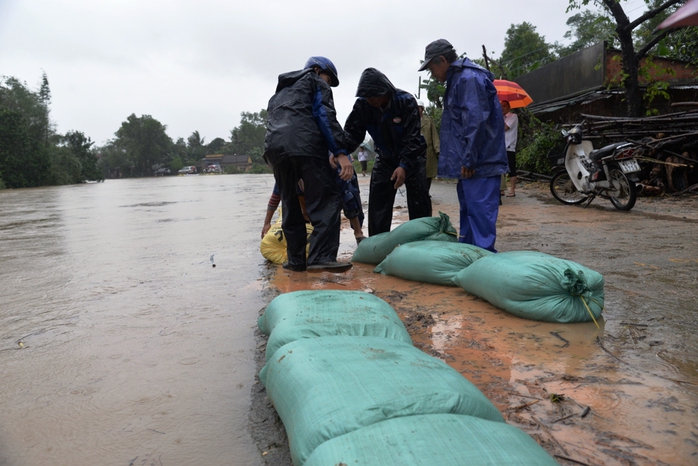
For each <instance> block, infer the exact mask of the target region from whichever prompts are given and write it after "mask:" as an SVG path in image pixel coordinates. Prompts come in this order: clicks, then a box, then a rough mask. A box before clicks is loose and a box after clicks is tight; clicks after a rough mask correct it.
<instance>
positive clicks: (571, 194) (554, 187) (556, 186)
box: [550, 170, 589, 205]
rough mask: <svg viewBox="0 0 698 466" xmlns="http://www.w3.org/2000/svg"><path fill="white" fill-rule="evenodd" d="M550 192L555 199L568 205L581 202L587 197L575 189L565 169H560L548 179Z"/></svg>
mask: <svg viewBox="0 0 698 466" xmlns="http://www.w3.org/2000/svg"><path fill="white" fill-rule="evenodd" d="M550 192H551V193H552V195H553V197H554V198H555V199H557V200H558V201H560V202H562V203H563V204H568V205H575V204H581V203H582V202H584V201H586V200H587V199H588V198H589V196H587V195H586V194H584V193H582V192H580V191H578V190H577V188H576V186H575V185H574V183H572V180H571V179H570V175H569V174H568V173H567V172H566V171H565V170H561V171H559V172H557V173H555V174H554V175H553V177H552V179H551V180H550Z"/></svg>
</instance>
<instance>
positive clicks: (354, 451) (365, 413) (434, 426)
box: [258, 290, 556, 466]
mask: <svg viewBox="0 0 698 466" xmlns="http://www.w3.org/2000/svg"><path fill="white" fill-rule="evenodd" d="M258 325H259V328H260V330H261V331H262V332H263V333H265V334H267V335H269V340H268V343H267V350H266V359H267V364H266V365H265V366H264V368H263V369H262V371H261V372H260V374H259V378H260V380H261V381H262V383H263V384H264V386H265V387H266V390H267V395H268V396H269V398H270V399H271V401H272V403H273V404H274V407H275V408H276V410H277V412H278V413H279V417H280V418H281V420H282V421H283V423H284V426H285V428H286V432H287V434H288V439H289V446H290V450H291V457H292V459H293V463H294V465H296V466H301V465H305V466H335V465H339V464H345V465H354V464H360V465H364V466H373V465H375V466H391V465H395V466H397V465H400V466H409V465H436V464H438V465H442V466H451V465H453V466H455V465H491V466H495V465H554V464H556V463H555V461H554V460H553V459H552V458H551V457H550V456H549V455H548V454H547V453H546V452H545V450H543V449H542V448H541V447H540V446H539V445H538V444H537V443H536V442H535V441H533V439H531V438H530V437H529V436H528V435H527V434H526V433H524V432H523V431H521V430H519V429H517V428H515V427H513V426H509V425H507V424H506V423H505V422H504V420H503V418H502V416H501V414H500V413H499V411H498V410H497V409H496V408H495V407H494V405H492V403H491V402H490V401H489V400H488V399H487V398H486V397H485V396H484V395H483V394H482V393H481V392H480V391H479V390H478V389H477V388H476V387H475V386H474V385H472V384H471V383H470V382H469V381H468V380H467V379H465V378H464V377H463V376H461V374H460V373H459V372H458V371H456V370H455V369H453V368H451V367H450V366H448V365H447V364H446V363H444V362H443V361H440V360H438V359H436V358H433V357H431V356H429V355H427V354H425V353H423V352H422V351H420V350H418V349H417V348H415V347H414V346H413V345H412V343H411V339H410V337H409V335H408V333H407V331H406V330H405V327H404V325H403V324H402V321H401V320H400V318H399V317H398V316H397V314H396V313H395V311H394V310H393V309H392V307H391V306H390V305H389V304H388V303H386V302H385V301H383V300H381V299H379V298H377V297H375V296H373V295H371V294H368V293H364V292H355V291H332V290H318V291H298V292H293V293H286V294H283V295H280V296H278V297H277V298H275V299H274V300H273V301H272V302H271V303H270V304H269V306H267V308H266V310H265V312H264V314H263V315H262V316H261V317H260V318H259V321H258Z"/></svg>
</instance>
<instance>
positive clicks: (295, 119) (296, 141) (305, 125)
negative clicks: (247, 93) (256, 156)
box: [264, 69, 347, 167]
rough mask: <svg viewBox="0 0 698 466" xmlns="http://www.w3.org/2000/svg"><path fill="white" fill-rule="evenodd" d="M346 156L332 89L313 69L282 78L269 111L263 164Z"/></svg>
mask: <svg viewBox="0 0 698 466" xmlns="http://www.w3.org/2000/svg"><path fill="white" fill-rule="evenodd" d="M329 152H332V153H333V154H342V153H344V154H346V153H347V150H346V145H345V144H344V133H343V132H342V127H341V125H340V124H339V123H338V122H337V116H336V113H335V109H334V99H333V98H332V90H331V89H330V86H329V85H328V84H327V83H326V82H325V81H323V80H322V78H321V77H320V76H318V75H317V74H316V73H315V72H314V71H313V70H312V69H305V70H300V71H292V72H290V73H284V74H281V75H279V83H278V85H277V86H276V93H275V94H274V95H273V96H272V98H271V99H269V105H268V107H267V132H266V135H265V137H264V160H265V161H266V162H267V163H268V164H269V165H271V166H272V167H273V166H274V165H275V164H276V163H278V162H279V161H280V160H282V159H284V158H285V157H297V156H312V157H328V153H329Z"/></svg>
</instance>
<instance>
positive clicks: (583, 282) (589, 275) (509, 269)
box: [453, 251, 604, 323]
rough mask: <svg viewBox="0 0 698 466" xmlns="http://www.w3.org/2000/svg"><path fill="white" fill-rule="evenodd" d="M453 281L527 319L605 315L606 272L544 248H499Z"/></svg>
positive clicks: (582, 318)
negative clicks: (518, 249)
mask: <svg viewBox="0 0 698 466" xmlns="http://www.w3.org/2000/svg"><path fill="white" fill-rule="evenodd" d="M453 282H454V283H455V284H457V285H458V286H460V287H461V288H463V289H464V290H465V291H467V292H468V293H470V294H473V295H475V296H479V297H481V298H482V299H485V300H486V301H488V302H489V303H491V304H492V305H494V306H496V307H498V308H500V309H502V310H505V311H507V312H509V313H511V314H514V315H516V316H519V317H524V318H526V319H532V320H540V321H545V322H560V323H572V322H590V321H592V320H593V321H595V320H596V319H598V318H599V317H600V316H601V311H602V310H603V305H604V288H603V286H604V280H603V276H602V275H601V274H600V273H598V272H595V271H594V270H591V269H589V268H587V267H584V266H583V265H581V264H578V263H576V262H573V261H568V260H565V259H559V258H557V257H554V256H550V255H548V254H544V253H542V252H534V251H515V252H500V253H498V254H493V255H491V256H487V257H483V258H482V259H479V260H478V261H476V262H474V263H473V264H471V265H470V266H469V267H467V268H465V269H463V270H462V271H460V272H459V273H458V274H456V276H455V277H454V279H453Z"/></svg>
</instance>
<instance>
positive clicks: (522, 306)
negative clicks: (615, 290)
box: [352, 213, 604, 323]
mask: <svg viewBox="0 0 698 466" xmlns="http://www.w3.org/2000/svg"><path fill="white" fill-rule="evenodd" d="M452 232H455V230H454V229H453V227H452V225H451V223H450V220H449V219H448V216H447V215H445V214H443V213H440V215H439V217H426V218H420V219H416V220H411V221H409V222H407V223H404V224H402V225H400V226H398V227H397V228H395V229H394V230H393V231H390V232H387V233H381V234H380V235H375V236H372V237H370V238H368V239H366V240H364V241H362V242H361V244H360V245H359V246H358V247H357V249H356V251H355V253H354V256H353V258H352V260H353V261H354V262H364V263H369V264H377V266H376V268H375V270H374V271H375V272H379V273H382V274H385V275H392V276H396V277H401V278H405V279H408V280H415V281H420V282H426V283H434V284H438V285H452V286H460V287H461V288H463V289H464V290H465V291H466V292H468V293H470V294H473V295H475V296H479V297H480V298H483V299H485V300H486V301H488V302H489V303H491V304H493V305H494V306H496V307H498V308H500V309H503V310H505V311H507V312H509V313H511V314H514V315H516V316H519V317H523V318H527V319H532V320H539V321H546V322H560V323H572V322H588V321H591V320H593V321H596V319H598V318H599V317H600V316H601V311H602V310H603V305H604V280H603V276H602V275H601V274H600V273H598V272H596V271H594V270H591V269H589V268H587V267H584V266H583V265H581V264H578V263H576V262H573V261H569V260H565V259H560V258H557V257H554V256H551V255H548V254H544V253H541V252H535V251H513V252H503V253H497V254H494V253H492V252H490V251H487V250H485V249H482V248H479V247H477V246H473V245H470V244H463V243H457V242H455V241H456V237H455V234H454V233H453V234H452Z"/></svg>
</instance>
